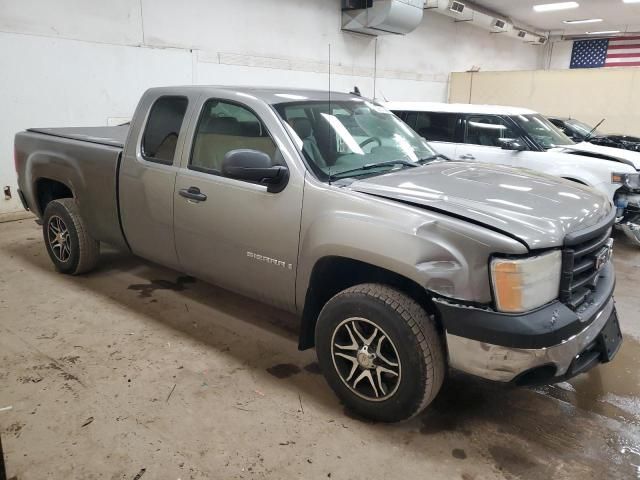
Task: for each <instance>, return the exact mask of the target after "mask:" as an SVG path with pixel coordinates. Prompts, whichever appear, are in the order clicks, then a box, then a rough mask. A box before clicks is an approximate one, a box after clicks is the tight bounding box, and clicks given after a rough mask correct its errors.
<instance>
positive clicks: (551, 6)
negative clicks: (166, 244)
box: [533, 2, 580, 12]
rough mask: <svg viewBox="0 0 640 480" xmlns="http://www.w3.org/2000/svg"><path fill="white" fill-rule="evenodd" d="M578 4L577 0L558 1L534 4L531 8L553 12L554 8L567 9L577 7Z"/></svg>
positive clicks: (537, 10)
mask: <svg viewBox="0 0 640 480" xmlns="http://www.w3.org/2000/svg"><path fill="white" fill-rule="evenodd" d="M579 6H580V4H579V3H578V2H558V3H544V4H542V5H534V6H533V9H534V10H535V11H536V12H554V11H556V10H569V9H571V8H578V7H579Z"/></svg>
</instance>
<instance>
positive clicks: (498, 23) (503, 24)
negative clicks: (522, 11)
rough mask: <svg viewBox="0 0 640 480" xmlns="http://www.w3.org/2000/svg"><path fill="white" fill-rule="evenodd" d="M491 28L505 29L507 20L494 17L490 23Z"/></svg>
mask: <svg viewBox="0 0 640 480" xmlns="http://www.w3.org/2000/svg"><path fill="white" fill-rule="evenodd" d="M491 28H493V29H494V30H502V31H504V30H506V29H507V22H505V21H504V20H500V19H499V18H496V19H495V20H494V21H493V22H492V23H491Z"/></svg>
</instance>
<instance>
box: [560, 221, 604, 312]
mask: <svg viewBox="0 0 640 480" xmlns="http://www.w3.org/2000/svg"><path fill="white" fill-rule="evenodd" d="M611 231H612V228H611V226H610V223H609V222H608V223H607V224H606V225H605V226H604V227H602V228H600V229H597V230H595V231H593V232H591V233H589V235H587V236H586V238H585V236H584V235H583V236H581V237H580V239H579V241H578V242H571V241H569V242H565V247H564V249H563V250H562V276H561V279H560V301H561V302H563V303H565V304H566V305H567V306H569V307H570V308H572V309H574V310H575V309H577V308H578V307H579V306H580V305H581V304H582V303H584V302H585V300H587V299H588V298H589V295H590V293H591V292H592V291H593V290H594V289H595V287H596V284H597V281H598V276H599V274H600V269H599V268H598V267H599V265H598V256H599V255H600V254H601V253H602V251H603V249H604V247H606V246H607V245H608V244H609V243H610V242H609V240H610V238H611ZM567 243H569V244H568V245H567Z"/></svg>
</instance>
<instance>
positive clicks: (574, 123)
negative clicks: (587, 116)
mask: <svg viewBox="0 0 640 480" xmlns="http://www.w3.org/2000/svg"><path fill="white" fill-rule="evenodd" d="M564 123H566V124H567V125H569V126H570V127H571V129H572V130H575V131H577V132H578V133H579V134H580V135H582V136H583V137H586V136H587V135H589V134H590V133H591V136H592V137H599V136H601V135H602V133H601V132H600V131H598V130H593V127H590V126H589V125H587V124H586V123H584V122H581V121H580V120H567V121H565V122H564ZM591 130H593V132H591Z"/></svg>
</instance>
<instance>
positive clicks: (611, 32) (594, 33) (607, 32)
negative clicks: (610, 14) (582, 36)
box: [587, 30, 620, 35]
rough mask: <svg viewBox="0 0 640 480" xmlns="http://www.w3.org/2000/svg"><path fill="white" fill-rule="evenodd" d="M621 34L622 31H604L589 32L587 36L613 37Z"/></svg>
mask: <svg viewBox="0 0 640 480" xmlns="http://www.w3.org/2000/svg"><path fill="white" fill-rule="evenodd" d="M614 33H620V30H603V31H602V32H587V35H612V34H614Z"/></svg>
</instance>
